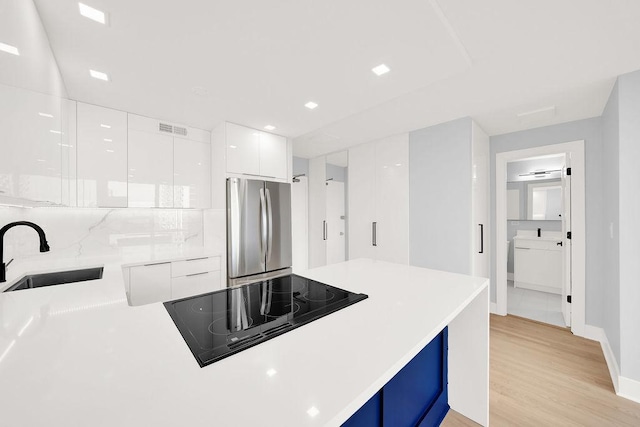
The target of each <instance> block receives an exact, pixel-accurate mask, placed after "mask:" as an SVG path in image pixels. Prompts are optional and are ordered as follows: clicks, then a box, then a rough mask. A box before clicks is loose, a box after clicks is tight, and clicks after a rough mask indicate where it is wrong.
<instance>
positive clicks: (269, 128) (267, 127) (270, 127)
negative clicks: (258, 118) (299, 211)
mask: <svg viewBox="0 0 640 427" xmlns="http://www.w3.org/2000/svg"><path fill="white" fill-rule="evenodd" d="M264 128H265V129H266V130H276V127H275V126H271V125H266V126H265V127H264Z"/></svg>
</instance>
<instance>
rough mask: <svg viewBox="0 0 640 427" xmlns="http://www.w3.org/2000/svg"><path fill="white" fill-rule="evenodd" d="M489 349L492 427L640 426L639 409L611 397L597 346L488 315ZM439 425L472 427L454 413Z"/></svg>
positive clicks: (563, 331)
mask: <svg viewBox="0 0 640 427" xmlns="http://www.w3.org/2000/svg"><path fill="white" fill-rule="evenodd" d="M490 345H491V353H490V366H491V368H490V377H489V379H490V393H489V423H490V425H491V426H493V427H495V426H536V427H539V426H598V427H600V426H640V404H638V403H634V402H632V401H630V400H627V399H624V398H622V397H618V396H616V394H615V393H614V391H613V384H612V383H611V377H610V376H609V371H608V369H607V364H606V362H605V360H604V356H603V354H602V349H601V348H600V343H598V342H596V341H590V340H587V339H584V338H579V337H576V336H574V335H572V334H571V332H569V331H568V330H567V329H565V328H559V327H557V326H551V325H546V324H544V323H538V322H535V321H531V320H528V319H523V318H520V317H516V316H495V315H491V333H490ZM442 425H443V426H445V427H459V426H460V427H466V426H477V424H476V423H474V422H472V421H470V420H469V419H467V418H465V417H463V416H462V415H460V414H458V413H455V412H454V411H449V414H447V417H446V418H445V420H444V422H443V423H442Z"/></svg>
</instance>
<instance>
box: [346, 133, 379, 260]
mask: <svg viewBox="0 0 640 427" xmlns="http://www.w3.org/2000/svg"><path fill="white" fill-rule="evenodd" d="M348 174H349V179H348V186H349V221H348V227H349V232H348V235H349V259H357V258H372V259H375V257H376V251H375V249H376V248H375V247H374V246H373V227H374V222H375V221H376V217H375V210H376V203H375V199H376V196H375V194H376V182H375V181H376V149H375V145H374V144H364V145H360V146H357V147H354V148H351V149H349V171H348Z"/></svg>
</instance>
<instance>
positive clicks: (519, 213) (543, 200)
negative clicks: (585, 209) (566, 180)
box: [507, 179, 562, 221]
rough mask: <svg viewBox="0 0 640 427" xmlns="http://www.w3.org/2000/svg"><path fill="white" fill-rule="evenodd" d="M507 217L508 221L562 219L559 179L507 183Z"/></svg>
mask: <svg viewBox="0 0 640 427" xmlns="http://www.w3.org/2000/svg"><path fill="white" fill-rule="evenodd" d="M507 219H508V220H510V221H560V220H562V185H561V181H560V180H559V179H551V180H544V181H534V182H527V181H519V182H508V183H507Z"/></svg>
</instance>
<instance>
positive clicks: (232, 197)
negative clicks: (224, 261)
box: [229, 179, 240, 277]
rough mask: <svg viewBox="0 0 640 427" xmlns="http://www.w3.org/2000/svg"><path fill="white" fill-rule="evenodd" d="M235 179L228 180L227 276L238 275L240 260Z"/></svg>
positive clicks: (238, 206) (238, 210)
mask: <svg viewBox="0 0 640 427" xmlns="http://www.w3.org/2000/svg"><path fill="white" fill-rule="evenodd" d="M238 187H239V185H238V180H237V179H232V180H230V181H229V204H230V206H232V208H231V209H230V215H229V226H230V230H229V231H230V232H229V239H230V242H229V243H230V247H231V251H232V253H231V254H229V255H230V263H229V270H230V271H229V276H230V277H236V276H237V275H238V269H239V262H240V197H239V194H238V192H239V188H238Z"/></svg>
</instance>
